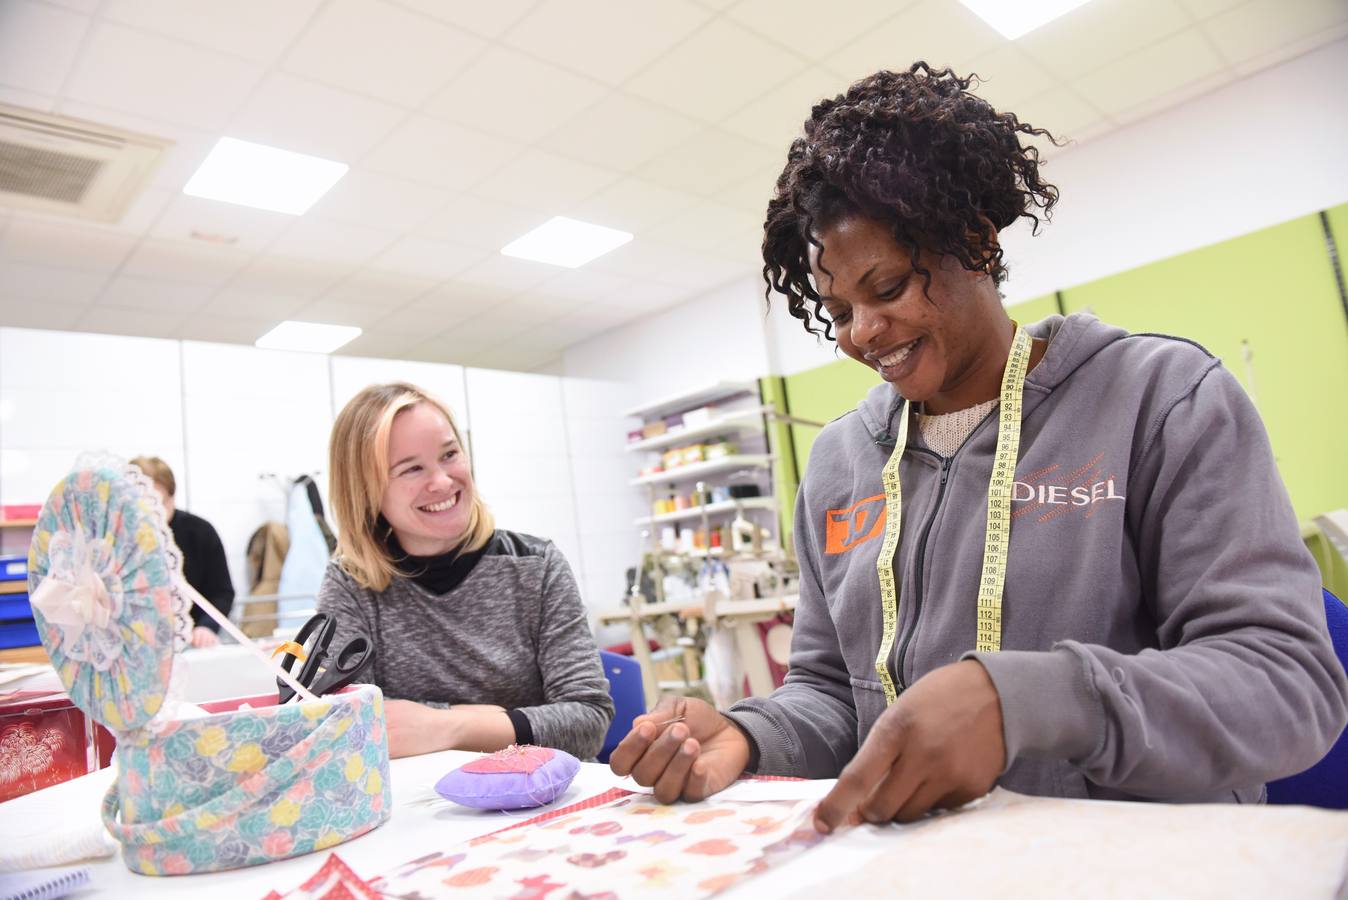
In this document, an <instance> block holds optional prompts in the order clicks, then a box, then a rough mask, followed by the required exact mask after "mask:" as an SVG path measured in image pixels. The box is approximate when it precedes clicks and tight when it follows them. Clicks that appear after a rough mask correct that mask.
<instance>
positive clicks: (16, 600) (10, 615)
mask: <svg viewBox="0 0 1348 900" xmlns="http://www.w3.org/2000/svg"><path fill="white" fill-rule="evenodd" d="M32 618H33V607H32V605H31V604H29V602H28V595H27V594H0V622H13V621H14V620H15V619H30V620H31V619H32Z"/></svg>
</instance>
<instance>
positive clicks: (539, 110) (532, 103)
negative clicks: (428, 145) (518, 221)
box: [425, 4, 610, 142]
mask: <svg viewBox="0 0 1348 900" xmlns="http://www.w3.org/2000/svg"><path fill="white" fill-rule="evenodd" d="M490 5H491V4H462V6H463V7H465V8H466V7H470V6H471V7H477V6H490ZM459 6H460V4H449V5H448V6H447V7H446V8H449V7H454V8H458V7H459ZM609 90H610V88H608V87H607V86H605V85H603V84H601V83H599V82H598V81H594V80H593V79H590V78H586V77H584V76H581V75H576V74H573V73H571V72H568V71H567V70H565V69H559V68H558V67H557V66H554V65H551V64H549V63H545V62H541V61H539V60H537V59H534V58H533V57H531V56H526V55H525V54H523V53H519V52H517V51H515V50H509V49H506V48H504V47H493V48H492V49H491V50H489V51H487V53H485V54H484V55H482V56H481V57H479V58H478V59H477V60H475V61H474V62H473V63H472V64H470V65H469V66H468V68H467V69H465V70H464V71H463V72H462V73H461V74H460V75H459V76H458V77H456V78H455V79H454V80H453V81H451V82H450V83H449V84H448V85H447V86H446V87H445V89H444V90H443V91H441V92H440V93H439V94H437V95H436V96H435V98H434V99H433V100H431V102H430V103H428V104H426V108H425V112H427V113H428V114H430V115H432V116H438V117H440V118H442V119H448V120H449V121H452V122H461V123H465V124H471V125H472V126H473V127H474V128H477V129H480V130H482V131H485V132H488V133H489V134H496V135H500V136H502V137H507V138H512V139H514V140H517V141H525V142H532V141H536V140H538V139H539V138H541V137H543V136H544V135H546V134H548V133H550V132H552V131H554V130H556V129H557V128H558V127H559V126H561V125H562V124H564V123H566V122H568V121H570V120H571V119H572V118H573V117H574V116H575V115H576V114H577V113H579V112H580V111H581V110H583V109H585V108H586V107H588V106H591V105H592V104H594V103H595V102H596V101H598V100H599V99H600V98H601V97H603V96H604V95H605V94H606V93H608V92H609Z"/></svg>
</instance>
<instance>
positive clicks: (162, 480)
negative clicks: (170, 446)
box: [131, 456, 178, 497]
mask: <svg viewBox="0 0 1348 900" xmlns="http://www.w3.org/2000/svg"><path fill="white" fill-rule="evenodd" d="M131 465H133V466H135V467H136V468H137V469H140V470H141V471H142V472H144V473H145V474H146V475H148V476H149V477H150V480H151V481H153V482H154V483H155V484H157V485H159V486H160V487H161V488H163V489H164V492H165V493H166V494H168V495H169V496H170V497H172V496H173V495H174V494H176V493H178V482H177V481H176V480H175V479H174V477H173V470H172V469H170V468H169V464H168V463H166V462H164V461H163V460H162V459H160V458H159V457H157V456H137V457H136V458H135V459H133V460H131Z"/></svg>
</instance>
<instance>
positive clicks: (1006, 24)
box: [960, 0, 1088, 41]
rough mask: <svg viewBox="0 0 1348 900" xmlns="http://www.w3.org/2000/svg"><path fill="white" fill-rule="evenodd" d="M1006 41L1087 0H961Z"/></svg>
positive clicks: (1045, 23)
mask: <svg viewBox="0 0 1348 900" xmlns="http://www.w3.org/2000/svg"><path fill="white" fill-rule="evenodd" d="M960 2H961V3H963V4H964V5H965V6H967V7H969V9H971V10H973V11H974V14H975V15H977V16H978V17H979V18H980V19H982V20H983V21H984V22H987V23H988V24H989V25H991V26H992V27H993V28H995V29H997V30H998V31H999V32H1001V34H1002V36H1003V37H1005V38H1006V39H1007V40H1009V41H1014V40H1015V39H1016V38H1018V37H1020V36H1021V35H1023V34H1029V33H1030V32H1031V31H1034V30H1035V29H1036V28H1038V27H1039V26H1040V25H1047V24H1048V23H1049V22H1052V21H1053V20H1054V19H1056V18H1058V17H1059V16H1062V15H1066V14H1067V13H1069V12H1071V11H1072V10H1074V9H1076V8H1077V7H1078V6H1082V5H1083V4H1085V3H1087V2H1088V0H960Z"/></svg>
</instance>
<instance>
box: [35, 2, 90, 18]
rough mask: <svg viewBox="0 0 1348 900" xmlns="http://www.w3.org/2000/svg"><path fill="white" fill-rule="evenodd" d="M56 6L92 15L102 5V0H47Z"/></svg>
mask: <svg viewBox="0 0 1348 900" xmlns="http://www.w3.org/2000/svg"><path fill="white" fill-rule="evenodd" d="M48 2H49V3H53V4H55V5H56V6H64V7H65V8H66V9H73V10H74V11H75V12H80V13H84V14H85V15H87V16H92V15H93V14H94V13H96V12H98V8H99V7H100V6H102V5H103V0H48Z"/></svg>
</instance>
